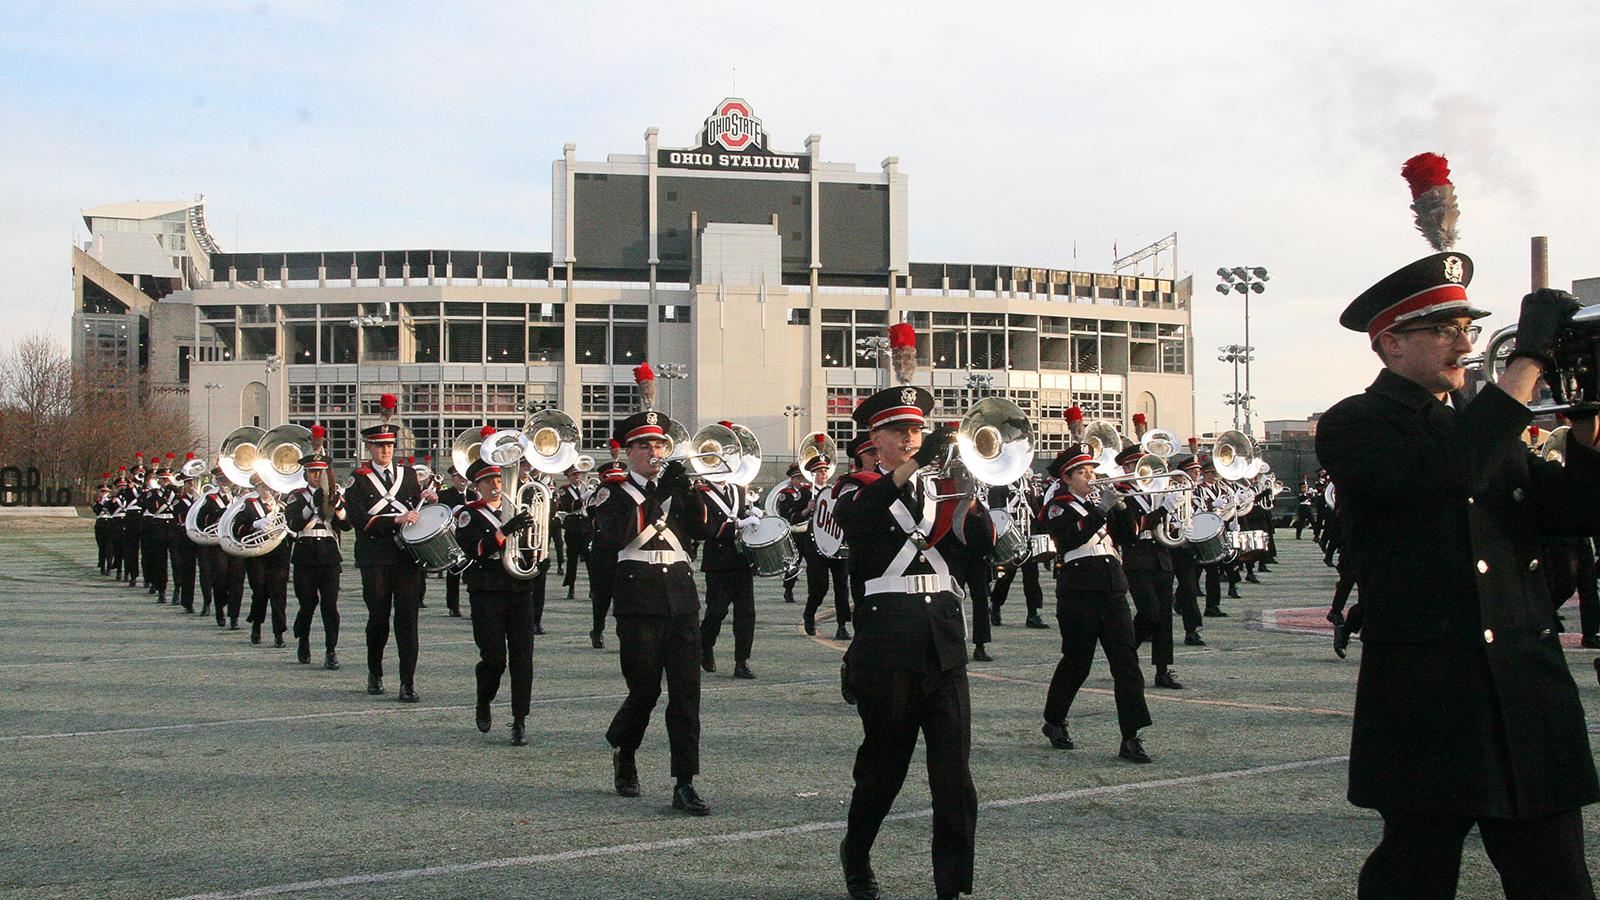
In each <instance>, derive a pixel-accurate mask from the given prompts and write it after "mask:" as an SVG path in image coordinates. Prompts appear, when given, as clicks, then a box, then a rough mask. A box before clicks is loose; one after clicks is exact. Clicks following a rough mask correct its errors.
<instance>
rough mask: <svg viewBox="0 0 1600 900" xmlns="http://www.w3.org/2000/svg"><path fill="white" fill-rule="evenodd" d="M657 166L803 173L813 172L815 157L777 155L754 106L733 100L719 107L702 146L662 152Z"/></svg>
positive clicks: (708, 122)
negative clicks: (812, 161)
mask: <svg viewBox="0 0 1600 900" xmlns="http://www.w3.org/2000/svg"><path fill="white" fill-rule="evenodd" d="M656 164H657V165H660V166H663V167H665V168H670V169H707V170H712V171H738V170H743V171H759V172H787V173H790V174H801V173H806V172H810V171H811V157H809V156H806V155H804V154H797V153H773V152H772V151H771V150H768V149H767V132H766V129H764V128H762V127H761V120H760V119H758V118H756V116H755V113H753V112H751V110H750V104H748V103H746V102H745V101H743V100H741V99H739V98H738V97H729V98H728V99H726V100H724V101H722V102H721V103H718V104H717V107H716V109H714V110H712V112H711V115H709V116H707V117H706V123H705V126H704V127H703V128H702V129H701V130H700V146H698V147H695V148H694V149H692V150H658V151H656Z"/></svg>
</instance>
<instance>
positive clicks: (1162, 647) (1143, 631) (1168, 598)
mask: <svg viewBox="0 0 1600 900" xmlns="http://www.w3.org/2000/svg"><path fill="white" fill-rule="evenodd" d="M1143 455H1144V451H1143V450H1141V449H1140V448H1139V445H1138V444H1134V445H1132V446H1129V447H1125V448H1123V450H1122V452H1121V453H1118V454H1117V465H1119V466H1121V467H1122V469H1123V471H1129V470H1131V468H1132V467H1133V466H1134V465H1135V464H1136V463H1137V462H1138V461H1139V457H1141V456H1143ZM1172 496H1173V495H1171V494H1140V493H1134V494H1133V495H1132V496H1130V497H1128V498H1126V499H1125V500H1124V502H1125V503H1126V504H1127V505H1128V506H1129V512H1130V513H1131V514H1132V516H1133V528H1132V534H1131V536H1129V537H1128V538H1127V539H1126V540H1124V541H1122V542H1121V543H1120V544H1119V546H1120V547H1121V549H1122V571H1123V573H1124V574H1125V575H1127V578H1128V593H1130V594H1132V595H1133V608H1134V609H1135V610H1136V611H1137V612H1136V613H1135V615H1134V619H1133V633H1134V639H1135V641H1136V642H1142V641H1149V642H1150V661H1151V663H1153V664H1154V665H1155V667H1156V679H1155V685H1156V687H1159V688H1167V689H1169V690H1174V691H1176V690H1182V689H1183V685H1181V684H1179V683H1178V679H1177V676H1176V675H1175V674H1173V671H1172V668H1171V666H1172V658H1173V657H1172V580H1173V574H1172V573H1173V566H1172V554H1171V553H1169V552H1168V551H1167V546H1166V545H1165V544H1163V543H1161V542H1160V541H1158V540H1156V533H1157V529H1160V528H1165V527H1166V521H1167V516H1168V515H1170V514H1171V509H1170V508H1169V504H1170V503H1171V502H1173V501H1172V500H1171V498H1172Z"/></svg>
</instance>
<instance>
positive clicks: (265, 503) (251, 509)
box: [233, 475, 291, 647]
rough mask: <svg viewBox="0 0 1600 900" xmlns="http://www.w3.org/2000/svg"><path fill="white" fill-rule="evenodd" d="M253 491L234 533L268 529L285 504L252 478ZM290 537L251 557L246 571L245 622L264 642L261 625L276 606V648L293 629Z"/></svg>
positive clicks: (257, 478)
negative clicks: (291, 616)
mask: <svg viewBox="0 0 1600 900" xmlns="http://www.w3.org/2000/svg"><path fill="white" fill-rule="evenodd" d="M250 481H251V484H252V489H251V491H250V492H249V493H247V494H245V495H244V503H245V507H244V510H243V511H242V512H240V513H239V514H238V515H236V516H234V519H233V525H234V532H235V533H236V534H239V533H248V532H249V531H250V530H251V529H255V530H257V531H259V530H262V529H264V528H265V527H266V526H267V519H268V518H269V517H270V516H272V514H273V513H274V512H276V511H277V509H278V506H279V504H281V503H282V502H283V501H281V500H279V499H278V496H277V494H275V493H273V492H272V490H271V489H270V488H268V487H267V486H266V484H265V483H264V482H262V480H261V476H260V475H253V476H251V479H250ZM290 543H291V542H290V541H289V540H288V539H287V537H286V538H285V539H284V540H283V541H281V542H279V544H278V546H276V547H274V548H272V550H271V551H270V552H267V553H263V554H261V555H260V556H251V557H247V558H246V559H245V561H244V572H245V575H246V577H247V578H248V579H249V581H250V613H249V615H247V616H246V617H245V620H246V621H248V622H249V623H250V643H252V644H259V643H261V626H262V625H263V624H265V623H266V621H267V607H268V606H271V607H272V646H274V647H282V646H283V633H284V632H285V631H287V630H288V629H289V555H290V549H291V547H290Z"/></svg>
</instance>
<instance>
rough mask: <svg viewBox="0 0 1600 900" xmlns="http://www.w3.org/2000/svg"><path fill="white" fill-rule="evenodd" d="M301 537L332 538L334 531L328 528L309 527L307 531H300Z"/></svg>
mask: <svg viewBox="0 0 1600 900" xmlns="http://www.w3.org/2000/svg"><path fill="white" fill-rule="evenodd" d="M299 537H303V538H331V537H333V532H331V531H329V530H328V529H326V528H307V529H306V530H305V531H302V532H300V534H299Z"/></svg>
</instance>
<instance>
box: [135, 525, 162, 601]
mask: <svg viewBox="0 0 1600 900" xmlns="http://www.w3.org/2000/svg"><path fill="white" fill-rule="evenodd" d="M166 527H167V526H166V521H165V520H161V521H158V522H157V523H155V525H154V527H152V525H151V523H149V522H146V523H145V524H144V525H143V527H142V533H141V534H140V535H139V549H140V550H141V551H142V553H141V555H140V559H139V568H140V570H141V571H142V572H144V583H145V584H147V585H149V586H150V587H153V588H155V589H156V590H158V591H164V590H166V589H167V535H166Z"/></svg>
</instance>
